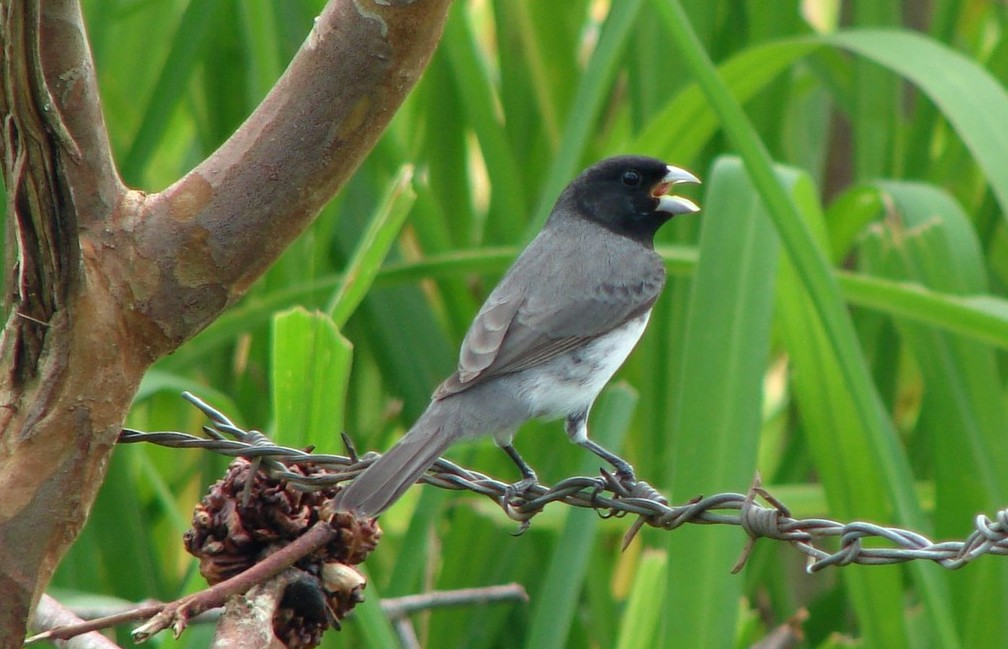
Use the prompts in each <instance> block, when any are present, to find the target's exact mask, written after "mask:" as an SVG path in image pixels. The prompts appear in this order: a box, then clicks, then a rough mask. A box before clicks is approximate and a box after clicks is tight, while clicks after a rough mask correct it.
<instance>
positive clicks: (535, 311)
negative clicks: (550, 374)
mask: <svg viewBox="0 0 1008 649" xmlns="http://www.w3.org/2000/svg"><path fill="white" fill-rule="evenodd" d="M555 241H556V240H554V244H553V245H548V244H547V243H544V242H542V241H539V240H537V241H535V242H534V243H533V244H531V245H530V246H529V248H528V249H527V250H526V251H525V253H523V254H522V256H521V257H520V258H519V259H518V261H517V262H515V265H514V266H513V267H512V268H511V270H510V271H508V273H507V275H505V277H504V278H503V279H502V280H501V282H500V284H499V285H498V286H497V288H496V289H494V291H493V292H492V293H491V294H490V296H489V297H488V298H487V301H486V302H485V303H484V305H483V307H482V308H481V309H480V311H479V313H478V314H477V315H476V318H475V319H474V321H473V323H472V325H471V326H470V328H469V331H468V333H467V334H466V336H465V339H464V340H463V342H462V349H461V351H460V353H459V364H458V369H457V370H456V372H455V373H454V374H453V375H452V376H450V377H448V379H446V380H445V381H444V383H442V384H441V385H440V386H439V387H438V389H437V390H436V391H435V393H434V398H436V399H440V398H443V397H446V396H448V395H451V394H455V393H457V392H461V391H463V390H466V389H468V388H470V387H472V386H474V385H478V384H480V383H482V382H483V381H485V380H487V379H488V378H491V377H494V376H499V375H501V374H508V373H511V372H517V371H519V370H523V369H526V368H529V367H534V366H536V365H539V364H541V363H543V362H546V361H547V360H549V359H551V358H553V357H554V356H556V355H558V354H561V353H563V352H565V351H568V350H570V349H573V348H575V347H577V346H579V345H581V344H584V343H585V342H587V341H589V340H591V339H593V338H595V337H597V336H599V335H601V334H604V333H606V332H608V331H610V330H611V329H614V328H615V327H618V326H619V325H621V324H623V323H625V322H626V321H628V320H630V319H632V318H634V317H635V316H637V315H640V314H642V313H644V312H645V311H647V310H648V309H650V308H651V306H652V305H653V304H654V301H655V300H656V299H657V297H658V294H659V293H660V292H661V288H662V285H663V284H664V281H665V272H664V268H663V267H662V264H661V261H660V259H658V257H657V255H647V254H638V255H629V256H625V255H619V254H614V251H612V250H608V249H605V250H599V251H595V250H591V249H589V250H585V249H583V248H578V249H569V248H570V247H569V246H564V245H556V243H555ZM617 243H619V242H617ZM615 252H616V253H618V252H620V251H619V250H617V251H615ZM635 252H638V253H640V252H643V251H641V250H637V251H635ZM596 254H597V255H598V256H595V255H596ZM546 255H548V257H547V256H546ZM571 255H573V256H571ZM614 258H615V259H616V260H620V259H622V260H624V261H625V262H626V263H617V264H607V263H603V264H601V267H599V266H600V265H599V264H598V263H597V262H598V259H606V260H611V259H614ZM572 260H573V261H572ZM586 264H587V265H588V266H590V270H591V272H582V271H583V270H589V269H586V268H583V266H584V265H586ZM557 266H559V267H560V268H562V270H556V271H554V269H555V268H556V267H557Z"/></svg>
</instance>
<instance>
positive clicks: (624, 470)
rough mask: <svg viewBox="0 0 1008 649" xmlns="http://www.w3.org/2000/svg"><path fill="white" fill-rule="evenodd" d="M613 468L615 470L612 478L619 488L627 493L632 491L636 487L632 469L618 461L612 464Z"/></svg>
mask: <svg viewBox="0 0 1008 649" xmlns="http://www.w3.org/2000/svg"><path fill="white" fill-rule="evenodd" d="M613 467H615V469H616V473H615V474H614V477H615V478H616V481H617V482H619V484H620V486H622V487H623V488H624V489H626V490H627V491H628V492H630V491H633V490H634V487H635V486H637V474H636V473H635V472H634V468H633V467H632V466H630V463H629V462H626V461H624V460H620V461H619V462H613Z"/></svg>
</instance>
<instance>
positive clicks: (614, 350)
mask: <svg viewBox="0 0 1008 649" xmlns="http://www.w3.org/2000/svg"><path fill="white" fill-rule="evenodd" d="M650 316H651V311H650V310H648V311H646V312H644V313H642V314H641V315H639V316H637V317H636V318H633V319H631V320H628V321H627V322H625V323H624V324H622V325H620V326H619V327H616V328H615V329H613V330H611V331H609V332H607V333H604V334H602V335H601V336H598V337H596V338H593V339H591V340H589V341H588V342H586V343H584V344H582V345H580V346H578V347H575V348H574V349H571V350H570V351H568V352H565V353H563V354H560V355H558V356H556V357H554V358H552V359H550V360H549V361H547V362H546V363H543V364H542V365H539V366H536V367H534V368H529V369H527V370H524V371H523V372H521V373H520V374H521V376H520V377H518V385H517V392H518V396H519V398H520V399H521V400H522V401H523V402H524V403H525V404H526V405H527V407H528V408H529V412H530V416H532V417H544V418H556V417H566V416H567V415H569V414H572V413H576V412H578V411H581V410H583V409H585V408H587V407H588V406H590V405H591V403H592V402H593V401H594V400H595V397H597V396H598V394H599V392H601V391H602V388H603V387H605V384H606V383H608V382H609V379H611V378H612V377H613V374H615V373H616V370H618V369H619V368H620V366H621V365H622V364H623V361H625V360H626V358H627V356H629V355H630V351H631V350H633V348H634V345H636V344H637V341H638V340H640V337H641V335H642V334H643V333H644V329H645V327H647V323H648V319H649V318H650Z"/></svg>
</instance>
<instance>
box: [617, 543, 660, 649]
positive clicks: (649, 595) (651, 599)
mask: <svg viewBox="0 0 1008 649" xmlns="http://www.w3.org/2000/svg"><path fill="white" fill-rule="evenodd" d="M667 573H668V554H667V553H666V552H664V551H658V550H646V551H645V552H644V556H643V557H641V560H640V563H639V564H638V565H637V572H636V574H635V575H634V579H633V585H632V590H631V591H630V598H629V601H628V602H627V607H626V612H625V613H624V614H623V623H622V624H621V625H620V631H619V640H618V644H617V645H616V649H639V648H640V647H651V646H654V644H655V639H656V638H657V637H658V629H659V623H660V622H661V620H662V619H663V618H665V617H666V616H667V615H668V613H667V610H668V609H667V607H666V606H665V600H664V599H663V598H661V597H658V596H657V594H658V593H660V592H661V590H662V587H663V585H664V583H665V580H666V575H667Z"/></svg>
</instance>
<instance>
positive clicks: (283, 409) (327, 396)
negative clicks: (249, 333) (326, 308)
mask: <svg viewBox="0 0 1008 649" xmlns="http://www.w3.org/2000/svg"><path fill="white" fill-rule="evenodd" d="M352 356H353V345H351V344H350V342H349V341H348V340H347V339H346V338H344V337H343V336H342V335H340V332H339V329H337V327H336V325H335V324H334V323H333V321H332V320H331V319H330V318H329V317H328V316H325V315H323V314H321V313H310V312H308V311H307V310H305V309H301V308H296V309H292V310H290V311H286V312H284V313H280V314H277V315H276V316H275V317H274V318H273V347H272V357H271V365H272V372H271V381H270V385H271V387H272V395H273V413H274V427H275V431H276V432H275V434H274V440H275V441H276V442H277V443H280V444H285V445H288V446H294V447H303V446H307V445H308V444H319V445H324V446H326V447H330V448H331V447H332V446H333V445H334V444H335V443H336V440H338V439H339V433H340V432H341V431H342V430H343V407H344V402H345V400H346V390H347V383H348V381H349V379H350V361H351V358H352Z"/></svg>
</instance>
